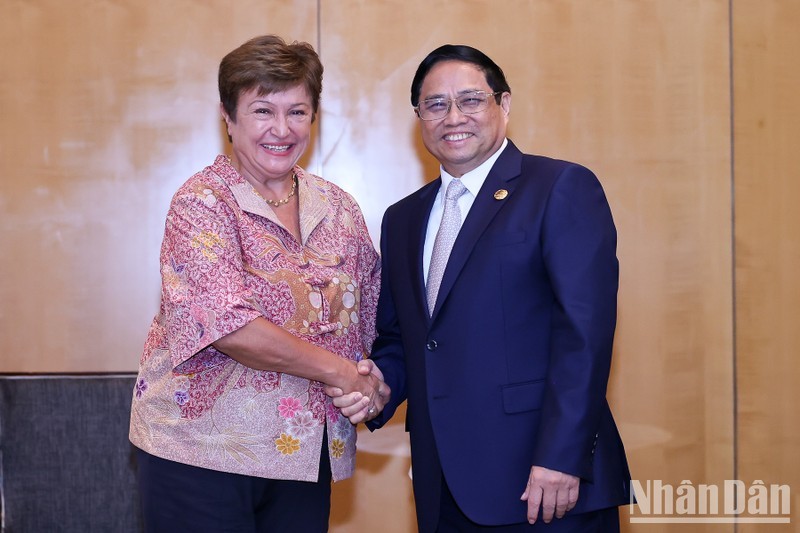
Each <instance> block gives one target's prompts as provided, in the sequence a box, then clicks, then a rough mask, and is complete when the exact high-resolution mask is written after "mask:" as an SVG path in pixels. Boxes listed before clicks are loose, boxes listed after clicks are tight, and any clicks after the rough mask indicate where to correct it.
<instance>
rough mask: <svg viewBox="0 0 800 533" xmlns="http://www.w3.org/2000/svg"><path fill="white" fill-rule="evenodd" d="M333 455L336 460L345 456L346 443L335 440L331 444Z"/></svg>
mask: <svg viewBox="0 0 800 533" xmlns="http://www.w3.org/2000/svg"><path fill="white" fill-rule="evenodd" d="M331 455H332V456H333V458H334V459H339V458H340V457H341V456H342V455H344V442H343V441H341V440H339V439H333V442H331Z"/></svg>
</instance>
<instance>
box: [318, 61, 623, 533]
mask: <svg viewBox="0 0 800 533" xmlns="http://www.w3.org/2000/svg"><path fill="white" fill-rule="evenodd" d="M411 103H412V105H413V106H414V109H415V111H416V113H417V115H418V117H419V119H420V122H419V124H420V128H421V132H422V139H423V142H424V144H425V146H426V148H427V149H428V150H429V151H430V153H431V154H433V155H434V156H435V157H436V158H437V159H438V160H439V162H440V163H441V176H440V178H439V179H437V180H435V181H433V182H432V183H430V184H428V185H426V186H424V187H422V188H421V189H420V190H419V191H417V192H415V193H414V194H412V195H410V196H408V197H407V198H405V199H403V200H401V201H400V202H398V203H397V204H395V205H393V206H391V207H389V209H388V210H387V211H386V214H385V217H384V220H383V226H382V232H381V251H382V256H383V258H382V261H383V274H382V275H383V281H382V286H381V295H380V300H379V304H378V320H377V325H378V338H377V340H376V341H375V344H374V346H373V352H372V355H371V357H370V359H369V360H367V361H364V362H362V363H360V365H361V371H362V372H364V373H367V372H369V371H372V372H375V373H376V374H377V375H379V376H381V377H382V378H384V379H385V381H386V383H387V384H388V385H389V386H390V387H391V390H392V391H393V393H392V397H391V399H387V398H384V397H380V398H365V397H361V396H360V395H358V394H357V393H355V394H353V395H348V396H339V397H338V398H336V400H335V403H336V405H338V406H339V407H341V408H342V411H343V413H344V414H345V415H347V416H350V419H351V421H352V422H354V423H357V422H359V421H361V420H371V421H370V422H369V424H368V425H369V427H370V429H375V428H379V427H380V426H382V425H383V424H385V423H386V421H387V420H388V419H389V418H390V417H391V416H392V414H393V413H394V411H395V409H396V408H397V406H398V404H399V403H400V402H402V401H403V400H405V399H408V409H407V418H406V425H407V429H408V431H409V432H410V438H411V457H412V467H413V485H414V495H415V501H416V507H417V520H418V524H419V530H420V532H422V533H428V532H431V533H432V532H436V531H438V532H445V531H459V532H462V531H484V530H491V531H504V532H505V531H509V532H511V531H539V530H541V531H570V532H573V531H596V532H602V533H608V532H613V531H618V530H619V512H618V506H619V505H622V504H625V503H627V502H628V501H629V480H630V474H629V472H628V466H627V461H626V459H625V452H624V449H623V446H622V442H621V440H620V437H619V433H618V431H617V428H616V425H615V423H614V420H613V418H612V415H611V411H610V410H609V407H608V403H607V401H606V386H607V382H608V376H609V370H610V366H611V351H612V342H613V337H614V328H615V323H616V300H617V286H618V264H617V259H616V231H615V228H614V223H613V220H612V217H611V212H610V209H609V206H608V203H607V201H606V198H605V195H604V193H603V190H602V188H601V186H600V183H599V182H598V181H597V179H596V178H595V176H594V175H593V174H592V173H591V172H590V171H589V170H587V169H586V168H584V167H582V166H579V165H576V164H573V163H568V162H565V161H557V160H553V159H549V158H545V157H539V156H533V155H525V154H523V153H522V152H520V151H519V150H518V149H517V147H516V146H514V144H513V143H512V142H511V141H509V140H507V139H506V127H507V124H508V117H509V112H510V110H511V92H510V88H509V86H508V83H507V82H506V79H505V76H504V74H503V72H502V70H501V69H500V67H498V66H497V65H496V64H495V63H494V62H493V61H492V60H491V59H489V58H488V57H487V56H486V55H484V54H483V53H482V52H480V51H478V50H476V49H474V48H471V47H468V46H453V45H445V46H442V47H440V48H438V49H436V50H434V51H433V52H431V53H430V54H429V55H428V57H426V58H425V59H424V60H423V61H422V63H421V64H420V66H419V68H418V70H417V73H416V75H415V77H414V80H413V83H412V86H411ZM448 237H449V238H448ZM453 240H454V241H455V242H453ZM450 248H452V251H450ZM375 365H377V367H375ZM330 393H331V394H332V395H334V394H336V391H331V392H330ZM384 402H386V404H385V406H384V405H383V404H384ZM381 408H382V409H383V410H382V412H379V411H380V410H381ZM531 524H533V525H531ZM497 526H503V527H497Z"/></svg>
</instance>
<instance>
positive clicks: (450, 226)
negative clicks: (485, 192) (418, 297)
mask: <svg viewBox="0 0 800 533" xmlns="http://www.w3.org/2000/svg"><path fill="white" fill-rule="evenodd" d="M465 192H467V188H466V187H464V184H463V183H461V180H460V179H453V180H452V181H450V184H449V185H448V186H447V192H446V193H445V201H444V214H443V215H442V223H441V225H439V231H438V232H437V233H436V240H435V241H433V253H432V254H431V264H430V266H429V267H428V286H427V294H428V312H429V313H430V314H433V308H434V306H435V305H436V296H437V294H439V286H440V285H441V284H442V276H443V275H444V268H445V267H446V266H447V259H448V258H449V257H450V250H452V249H453V243H454V242H456V237H457V236H458V230H460V229H461V209H459V208H458V199H459V198H460V197H461V195H462V194H464V193H465Z"/></svg>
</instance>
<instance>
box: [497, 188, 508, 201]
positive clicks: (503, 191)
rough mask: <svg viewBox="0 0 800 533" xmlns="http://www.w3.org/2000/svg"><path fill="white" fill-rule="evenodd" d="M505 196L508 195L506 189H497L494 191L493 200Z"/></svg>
mask: <svg viewBox="0 0 800 533" xmlns="http://www.w3.org/2000/svg"><path fill="white" fill-rule="evenodd" d="M506 196H508V191H507V190H505V189H499V190H497V191H495V192H494V199H495V200H502V199H504V198H505V197H506Z"/></svg>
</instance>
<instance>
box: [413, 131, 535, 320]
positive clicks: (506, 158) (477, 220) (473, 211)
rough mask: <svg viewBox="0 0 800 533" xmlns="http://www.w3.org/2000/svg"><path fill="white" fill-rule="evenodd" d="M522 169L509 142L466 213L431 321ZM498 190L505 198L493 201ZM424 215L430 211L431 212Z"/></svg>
mask: <svg viewBox="0 0 800 533" xmlns="http://www.w3.org/2000/svg"><path fill="white" fill-rule="evenodd" d="M521 170H522V152H520V151H519V149H518V148H517V147H516V146H514V144H513V143H512V142H511V141H509V142H508V146H507V147H506V149H505V150H504V151H503V153H502V154H500V157H498V158H497V161H496V162H495V164H494V166H493V167H492V169H491V170H490V171H489V174H488V175H487V176H486V180H485V181H484V182H483V185H481V189H480V191H478V195H477V196H476V197H475V201H474V202H473V204H472V207H471V208H470V210H469V214H468V215H467V218H466V220H464V224H463V225H462V226H461V230H460V231H459V232H458V237H457V238H456V242H455V244H453V250H452V251H451V252H450V257H449V259H448V260H447V267H445V271H444V276H443V277H442V285H441V286H440V287H439V295H438V296H437V297H436V308H435V309H434V311H433V315H432V317H431V318H432V319H435V318H436V315H437V313H438V312H439V309H441V307H442V304H443V303H444V302H445V300H446V299H447V295H448V293H449V292H450V290H451V289H452V288H453V285H454V284H455V281H456V279H458V275H459V274H460V273H461V270H462V269H463V268H464V265H465V264H466V262H467V259H469V255H470V253H472V249H473V248H474V247H475V243H476V242H477V241H478V238H480V236H481V235H482V234H483V232H484V230H486V228H487V226H488V225H489V223H490V222H491V221H492V219H493V218H494V216H495V215H496V214H497V212H498V211H500V209H501V208H502V207H503V205H505V202H506V201H508V198H509V197H511V195H513V194H514V188H515V186H516V183H515V182H514V178H516V177H518V176H519V175H520V172H521ZM500 189H505V190H506V191H507V192H508V194H507V196H506V197H505V198H504V199H496V198H495V197H494V193H495V192H496V191H498V190H500ZM427 212H430V210H428V211H427ZM423 289H424V288H423ZM423 293H424V290H423Z"/></svg>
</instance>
